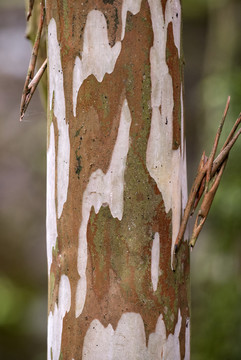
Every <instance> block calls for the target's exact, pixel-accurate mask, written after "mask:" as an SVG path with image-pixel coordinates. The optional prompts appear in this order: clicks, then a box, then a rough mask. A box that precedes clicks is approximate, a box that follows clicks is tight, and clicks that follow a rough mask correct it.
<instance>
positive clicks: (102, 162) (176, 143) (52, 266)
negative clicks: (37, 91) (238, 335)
mask: <svg viewBox="0 0 241 360" xmlns="http://www.w3.org/2000/svg"><path fill="white" fill-rule="evenodd" d="M46 9H47V25H48V78H49V114H48V153H47V252H48V254H47V255H48V272H49V320H48V359H49V360H50V359H53V360H59V359H70V360H72V359H74V360H80V359H86V360H87V359H88V360H92V359H93V360H98V359H110V360H112V359H113V360H114V359H116V360H121V359H123V360H124V359H125V360H126V359H128V360H132V359H143V360H145V359H153V360H156V359H175V360H176V359H186V360H187V359H189V351H190V349H189V251H188V246H187V243H186V242H184V243H183V245H182V247H181V249H180V251H179V254H178V266H177V269H176V271H175V272H173V271H172V253H173V243H174V241H175V237H176V235H177V232H178V228H179V224H180V218H181V214H182V211H183V208H184V206H185V202H186V198H187V193H186V168H185V161H186V160H185V141H184V125H183V84H182V69H183V60H182V49H181V39H180V37H181V35H180V34H181V6H180V2H179V1H178V0H175V1H172V0H169V1H160V0H149V1H147V0H142V1H141V0H102V1H101V0H96V1H91V0H89V1H83V2H81V1H74V0H61V1H60V0H48V1H47V4H46Z"/></svg>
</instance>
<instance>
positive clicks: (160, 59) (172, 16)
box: [146, 0, 186, 263]
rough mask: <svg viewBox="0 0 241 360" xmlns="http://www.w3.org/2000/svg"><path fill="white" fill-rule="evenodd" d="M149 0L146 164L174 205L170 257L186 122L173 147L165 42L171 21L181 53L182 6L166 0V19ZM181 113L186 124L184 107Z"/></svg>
mask: <svg viewBox="0 0 241 360" xmlns="http://www.w3.org/2000/svg"><path fill="white" fill-rule="evenodd" d="M148 2H149V5H150V11H151V19H152V27H153V32H154V42H153V46H152V48H151V50H150V62H151V84H152V90H151V105H152V119H151V129H150V135H149V139H148V144H147V152H146V165H147V169H148V171H149V173H150V175H151V177H152V178H153V179H154V180H155V182H156V184H157V186H158V189H159V190H160V192H161V194H162V197H163V201H164V205H165V210H166V213H167V212H169V210H170V209H172V250H171V257H173V247H174V243H175V240H176V237H177V234H178V231H179V227H180V218H181V213H182V206H183V208H184V206H185V203H183V204H182V196H183V195H182V194H183V193H182V191H184V198H183V200H184V201H185V194H186V183H185V182H186V174H184V171H185V164H184V161H185V156H184V153H183V148H184V144H183V126H182V134H181V138H182V143H181V150H180V148H179V149H177V150H173V149H172V139H173V107H174V100H173V83H172V78H171V75H170V74H169V71H168V66H167V63H166V43H167V28H168V24H169V22H172V24H173V33H174V42H175V45H176V47H177V49H178V53H179V54H180V30H181V29H180V18H181V8H180V2H179V0H176V1H173V0H169V1H167V3H166V10H165V21H164V16H163V11H162V6H161V2H160V1H155V0H149V1H148ZM181 104H182V93H181ZM182 107H183V105H182ZM181 116H182V119H181V122H182V125H183V109H182V112H181ZM181 151H182V153H181ZM183 176H184V177H185V179H184V180H183V179H182V178H183ZM184 183H185V184H184ZM171 260H172V259H171ZM171 263H172V261H171Z"/></svg>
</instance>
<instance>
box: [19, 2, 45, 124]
mask: <svg viewBox="0 0 241 360" xmlns="http://www.w3.org/2000/svg"><path fill="white" fill-rule="evenodd" d="M44 17H45V8H44V5H43V2H41V14H40V18H39V25H38V31H37V35H36V38H35V42H34V46H33V50H32V54H31V57H30V62H29V67H28V73H27V76H26V80H25V83H24V87H23V94H22V99H21V104H20V121H21V120H22V119H23V117H24V113H25V111H26V109H27V106H28V104H29V101H30V99H31V97H32V96H30V99H29V101H28V102H27V106H26V97H27V95H28V94H29V93H30V89H29V83H30V82H31V80H32V79H33V77H34V70H35V65H36V60H37V56H38V50H39V44H40V39H41V33H42V28H43V23H44Z"/></svg>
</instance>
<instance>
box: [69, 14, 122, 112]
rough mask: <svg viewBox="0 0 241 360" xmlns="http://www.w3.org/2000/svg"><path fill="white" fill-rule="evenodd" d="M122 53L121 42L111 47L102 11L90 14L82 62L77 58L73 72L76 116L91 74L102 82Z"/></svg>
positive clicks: (86, 27) (85, 31)
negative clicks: (78, 104)
mask: <svg viewBox="0 0 241 360" xmlns="http://www.w3.org/2000/svg"><path fill="white" fill-rule="evenodd" d="M120 51H121V42H120V41H117V42H116V44H115V45H114V46H113V47H111V46H110V45H109V40H108V32H107V24H106V19H105V17H104V15H103V13H102V12H101V11H98V10H92V11H90V12H89V14H88V16H87V20H86V25H85V29H84V41H83V52H82V60H80V58H79V57H78V56H77V57H76V59H75V64H74V70H73V112H74V116H76V105H77V96H78V92H79V88H80V87H81V85H82V83H83V81H84V80H85V79H86V78H87V77H88V76H89V75H91V74H93V75H94V76H95V77H96V79H97V80H98V81H99V82H101V81H102V80H103V78H104V76H105V74H106V73H108V74H110V73H112V71H113V70H114V67H115V63H116V60H117V58H118V56H119V54H120Z"/></svg>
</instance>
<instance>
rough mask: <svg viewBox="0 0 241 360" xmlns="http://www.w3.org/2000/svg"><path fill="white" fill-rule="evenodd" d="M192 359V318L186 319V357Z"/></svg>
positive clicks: (188, 359) (186, 359)
mask: <svg viewBox="0 0 241 360" xmlns="http://www.w3.org/2000/svg"><path fill="white" fill-rule="evenodd" d="M184 360H190V319H189V318H187V319H186V333H185V358H184Z"/></svg>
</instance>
